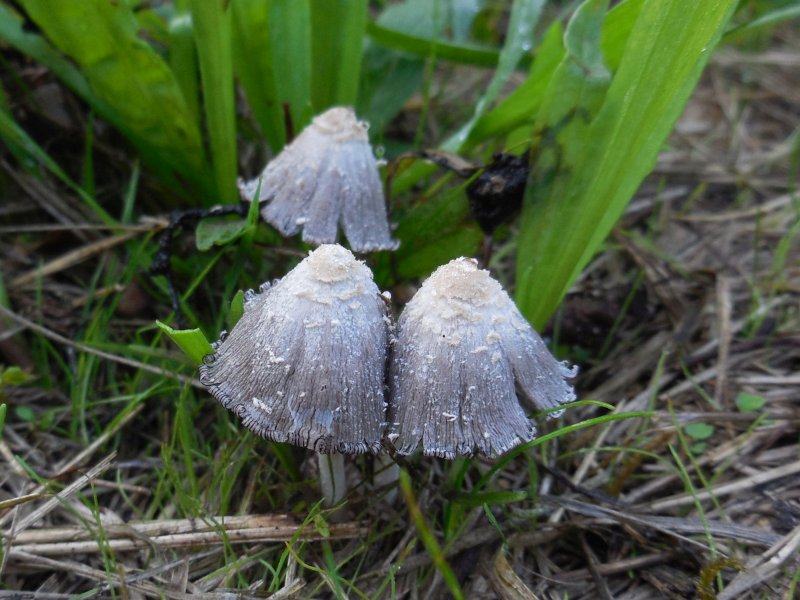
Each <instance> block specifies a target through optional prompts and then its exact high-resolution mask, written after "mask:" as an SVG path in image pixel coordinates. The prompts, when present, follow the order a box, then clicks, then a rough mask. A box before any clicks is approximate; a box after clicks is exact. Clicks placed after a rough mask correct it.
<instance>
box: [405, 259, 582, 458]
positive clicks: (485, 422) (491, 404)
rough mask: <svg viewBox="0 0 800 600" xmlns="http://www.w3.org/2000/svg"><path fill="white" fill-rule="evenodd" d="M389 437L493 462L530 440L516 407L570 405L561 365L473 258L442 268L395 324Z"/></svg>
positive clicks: (428, 450)
mask: <svg viewBox="0 0 800 600" xmlns="http://www.w3.org/2000/svg"><path fill="white" fill-rule="evenodd" d="M396 335H397V340H396V342H395V345H394V350H393V354H392V359H391V367H390V402H389V428H390V434H389V439H390V440H391V441H392V442H393V443H394V445H395V447H396V448H397V451H398V452H399V453H400V454H411V453H413V452H414V451H416V449H417V448H418V447H419V446H422V453H423V454H425V455H426V456H438V457H442V458H450V459H452V458H455V457H457V456H461V455H472V454H474V453H475V452H480V453H482V454H484V455H486V456H489V457H494V456H498V455H500V454H503V453H504V452H507V451H508V450H510V449H512V448H513V447H515V446H517V445H518V444H521V443H523V442H527V441H530V440H531V439H533V437H534V435H535V433H536V429H535V428H534V426H533V424H532V423H531V421H530V420H529V419H528V417H527V415H526V412H525V411H524V410H523V407H522V406H521V402H522V403H525V404H526V405H532V407H536V408H538V409H549V408H553V407H557V406H559V405H561V404H563V403H565V402H569V401H571V400H574V399H575V392H574V391H573V388H572V386H571V385H570V384H569V383H568V382H567V381H566V379H568V378H571V377H574V376H575V375H576V374H577V368H571V367H570V366H569V365H567V364H566V363H563V362H559V361H557V360H556V359H555V358H554V357H553V355H552V354H550V352H549V350H548V349H547V347H546V346H545V344H544V342H543V341H542V339H541V338H540V337H539V335H538V334H537V333H536V332H535V331H534V330H533V328H532V327H531V326H530V325H529V324H528V322H527V321H526V320H525V318H524V317H523V316H522V314H521V313H520V312H519V310H518V309H517V307H516V305H515V304H514V302H513V301H512V300H511V298H509V296H508V294H506V292H505V291H504V290H503V288H502V286H501V285H500V284H499V283H498V282H497V281H495V280H494V279H492V277H491V276H490V275H489V272H488V271H483V270H480V269H478V266H477V263H476V262H475V261H474V260H472V259H467V258H459V259H456V260H453V261H451V262H450V263H448V264H447V265H444V266H442V267H439V268H438V269H437V270H436V271H435V272H434V273H433V275H431V276H430V278H428V280H427V281H425V283H424V284H423V285H422V287H421V288H420V289H419V291H418V292H417V293H416V295H415V296H414V298H413V299H412V300H411V302H409V303H408V305H407V306H406V307H405V310H404V311H403V313H402V315H401V316H400V319H399V321H398V323H397V330H396Z"/></svg>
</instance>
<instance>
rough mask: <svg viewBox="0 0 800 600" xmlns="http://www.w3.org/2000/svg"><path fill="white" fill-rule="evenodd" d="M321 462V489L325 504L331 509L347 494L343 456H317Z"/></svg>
mask: <svg viewBox="0 0 800 600" xmlns="http://www.w3.org/2000/svg"><path fill="white" fill-rule="evenodd" d="M317 460H318V461H319V489H320V491H321V492H322V497H323V499H324V504H325V506H326V507H331V506H333V505H334V504H336V503H338V502H339V501H340V500H341V499H342V498H344V495H345V493H347V478H346V476H345V472H344V455H343V454H317Z"/></svg>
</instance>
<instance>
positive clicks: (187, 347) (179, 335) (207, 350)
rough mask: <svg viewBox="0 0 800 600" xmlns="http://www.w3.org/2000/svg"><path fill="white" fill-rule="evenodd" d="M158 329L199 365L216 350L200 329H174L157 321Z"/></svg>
mask: <svg viewBox="0 0 800 600" xmlns="http://www.w3.org/2000/svg"><path fill="white" fill-rule="evenodd" d="M156 325H158V328H159V329H160V330H161V331H163V332H164V333H166V334H167V335H168V336H169V338H170V339H171V340H172V341H173V342H175V344H176V345H177V346H178V347H179V348H180V349H181V350H183V351H184V353H185V354H186V356H188V357H189V358H190V359H191V360H192V362H193V363H194V364H196V365H199V364H201V363H202V362H203V358H204V357H205V356H207V355H208V354H211V353H212V352H213V351H214V350H213V349H212V348H211V344H209V343H208V340H207V339H206V336H205V334H203V332H202V331H200V329H173V328H172V327H170V326H169V325H166V324H165V323H162V322H161V321H156Z"/></svg>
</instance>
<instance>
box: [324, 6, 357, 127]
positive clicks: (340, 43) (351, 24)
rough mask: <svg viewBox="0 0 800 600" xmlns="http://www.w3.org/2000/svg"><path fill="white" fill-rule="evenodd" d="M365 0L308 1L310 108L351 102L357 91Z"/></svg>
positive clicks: (353, 101) (353, 102)
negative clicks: (311, 73) (310, 3)
mask: <svg viewBox="0 0 800 600" xmlns="http://www.w3.org/2000/svg"><path fill="white" fill-rule="evenodd" d="M366 26H367V0H314V2H313V3H312V5H311V29H312V33H313V35H312V36H311V37H312V45H311V50H312V61H311V64H312V72H313V77H312V86H311V98H312V101H313V105H314V112H317V113H319V112H322V111H323V110H325V109H326V108H328V107H330V106H334V105H338V106H342V105H346V106H352V105H354V104H355V102H356V96H357V94H358V81H359V76H360V72H361V54H362V51H363V45H364V31H365V29H366Z"/></svg>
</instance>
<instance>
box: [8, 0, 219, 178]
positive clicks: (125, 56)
mask: <svg viewBox="0 0 800 600" xmlns="http://www.w3.org/2000/svg"><path fill="white" fill-rule="evenodd" d="M20 4H21V5H22V6H23V8H24V9H25V10H26V12H27V13H28V15H29V16H30V17H31V19H33V21H34V22H35V23H36V24H37V25H38V26H39V27H40V28H41V29H42V31H43V32H44V34H45V35H46V37H47V39H48V40H49V42H50V43H52V44H53V45H54V46H55V47H56V48H58V49H59V50H60V51H62V52H63V53H64V54H66V55H67V56H68V57H69V58H71V59H72V60H74V61H75V62H76V63H77V64H78V66H79V68H80V72H81V74H82V75H83V77H85V81H86V83H87V84H88V87H89V89H90V90H91V92H90V93H89V94H88V95H87V96H84V98H85V99H86V100H87V102H89V103H90V104H92V106H93V107H94V108H95V109H97V111H98V114H100V115H101V116H103V117H104V118H105V119H107V120H109V121H110V122H111V123H112V124H113V125H114V126H115V127H116V128H118V129H119V130H120V131H121V132H122V133H123V134H125V135H126V136H127V137H129V138H130V139H131V141H133V142H134V143H135V144H136V145H137V146H138V147H139V149H140V150H141V152H142V155H143V156H144V157H145V158H146V159H147V160H148V162H149V164H150V165H151V166H152V167H154V168H156V169H159V170H160V171H161V172H164V173H166V172H168V171H169V170H170V169H171V170H173V171H176V172H177V173H179V174H181V175H183V176H184V177H186V178H188V179H189V180H191V181H192V183H193V184H196V185H197V186H198V188H199V189H202V188H203V184H204V183H205V182H206V180H207V178H206V175H205V170H204V168H203V165H204V152H203V146H202V142H201V137H200V130H199V128H198V126H197V123H196V122H194V121H193V120H192V117H191V113H190V111H189V109H188V107H187V105H186V101H185V100H184V98H183V94H182V93H181V90H180V88H179V86H178V84H177V82H176V80H175V77H174V76H173V74H172V71H171V70H170V69H169V67H168V66H167V64H166V63H165V62H164V61H163V59H162V58H161V57H160V56H159V55H158V54H157V53H156V52H155V51H154V50H153V49H152V48H151V47H150V46H149V45H148V44H147V43H146V42H145V41H143V40H142V39H140V38H139V36H138V35H137V33H138V23H137V21H136V17H135V15H134V14H133V9H132V8H131V6H130V5H129V4H127V3H122V2H117V3H112V2H106V1H105V0H63V1H60V2H56V3H52V2H47V1H46V0H22V2H21V3H20ZM88 32H90V33H88ZM38 37H40V36H38ZM9 41H11V40H9ZM23 41H26V42H28V43H27V48H31V49H33V50H37V51H39V52H40V53H41V52H42V51H43V47H42V44H43V43H46V42H43V40H41V41H34V40H31V39H30V38H27V39H26V40H23ZM12 43H13V41H12ZM20 49H21V50H22V51H23V52H25V51H26V48H20ZM44 54H45V55H47V54H49V55H50V56H51V57H52V53H48V52H47V51H44ZM33 57H34V58H36V59H37V60H38V59H39V56H38V55H34V56H33ZM45 57H47V56H45ZM45 64H47V63H45ZM61 65H63V62H62V61H59V64H56V65H50V64H48V65H47V66H55V67H60V66H61ZM54 72H55V73H56V75H58V76H59V77H64V76H65V75H66V77H65V82H66V83H67V84H71V83H74V82H75V81H76V78H75V77H74V72H72V73H70V72H68V73H66V74H65V73H64V72H63V69H58V70H56V69H54ZM76 91H77V92H78V93H80V92H81V91H82V90H81V89H80V88H78V89H76ZM83 91H85V88H83ZM165 167H168V168H165Z"/></svg>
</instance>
